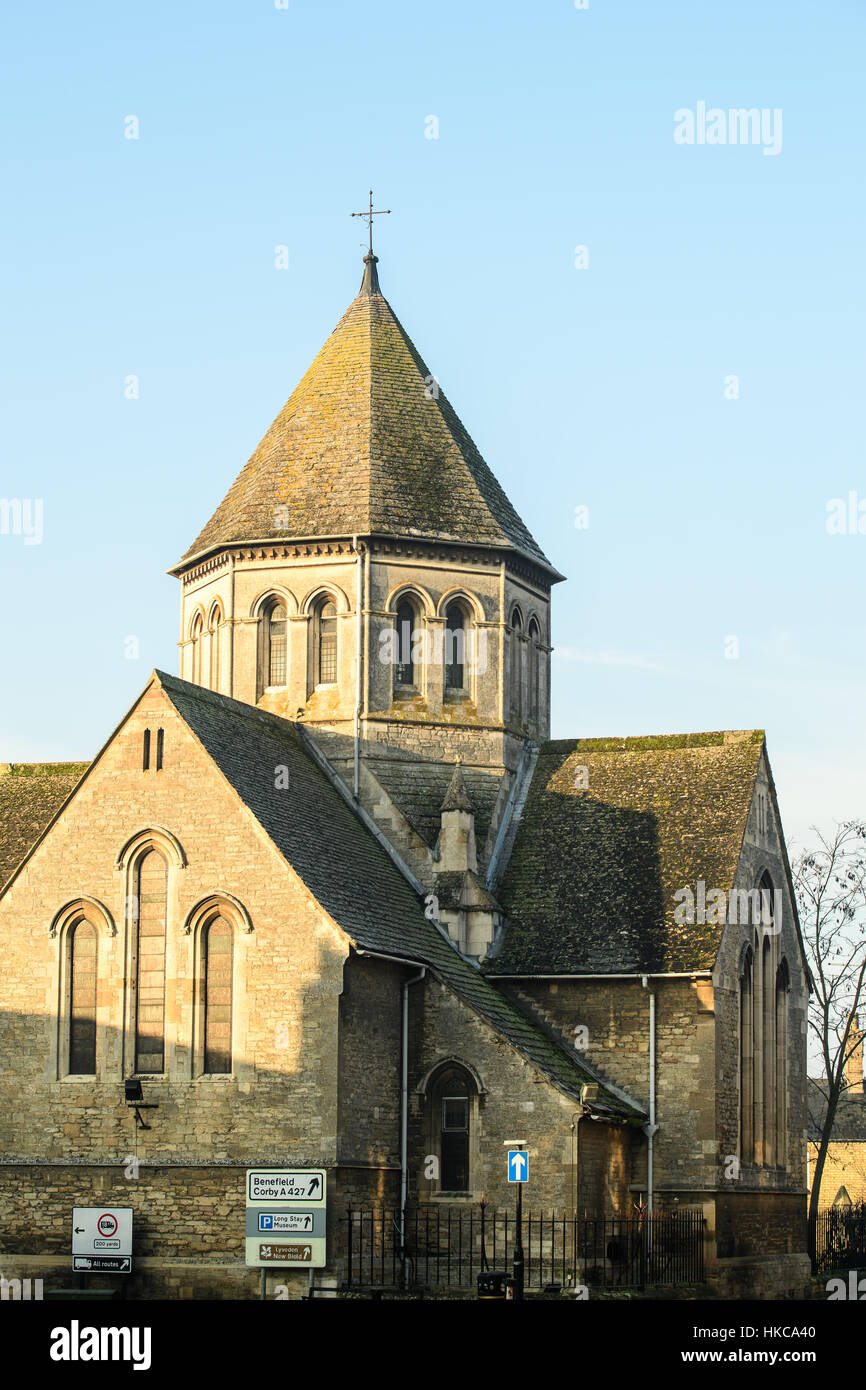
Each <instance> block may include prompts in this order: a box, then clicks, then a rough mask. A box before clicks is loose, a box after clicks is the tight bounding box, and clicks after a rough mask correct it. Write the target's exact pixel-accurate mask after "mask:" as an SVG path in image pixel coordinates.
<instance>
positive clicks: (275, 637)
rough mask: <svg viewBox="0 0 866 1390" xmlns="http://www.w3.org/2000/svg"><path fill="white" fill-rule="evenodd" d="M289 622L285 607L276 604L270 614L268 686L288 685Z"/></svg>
mask: <svg viewBox="0 0 866 1390" xmlns="http://www.w3.org/2000/svg"><path fill="white" fill-rule="evenodd" d="M287 622H288V615H287V614H286V610H285V606H284V605H283V604H282V603H275V604H274V606H273V608H272V609H271V611H270V613H269V614H268V685H285V683H286V624H287Z"/></svg>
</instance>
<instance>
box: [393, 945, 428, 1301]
mask: <svg viewBox="0 0 866 1390" xmlns="http://www.w3.org/2000/svg"><path fill="white" fill-rule="evenodd" d="M426 974H427V967H426V966H425V965H422V967H421V970H420V971H419V973H418V974H417V975H412V976H411V977H410V978H409V979H408V980H404V981H403V1028H402V1040H401V1054H402V1055H401V1057H400V1249H401V1250H402V1251H403V1287H404V1289H408V1287H409V1262H408V1260H407V1259H406V1254H405V1252H406V1198H407V1196H408V1191H409V986H410V985H417V984H418V983H419V981H420V980H423V979H424V976H425V975H426Z"/></svg>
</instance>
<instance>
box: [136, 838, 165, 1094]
mask: <svg viewBox="0 0 866 1390" xmlns="http://www.w3.org/2000/svg"><path fill="white" fill-rule="evenodd" d="M134 883H135V893H134V896H133V898H132V903H131V907H132V916H133V923H134V927H135V938H134V939H135V975H134V977H135V1070H136V1072H139V1073H143V1074H146V1075H155V1074H159V1073H161V1072H162V1071H163V1070H164V1069H165V941H166V930H165V916H166V904H167V884H168V869H167V865H166V862H165V860H164V859H163V857H162V855H161V854H158V853H157V851H156V850H154V849H151V850H147V851H146V852H145V853H144V854H143V855H142V856H141V858H140V859H139V860H138V863H137V865H136V869H135V875H134Z"/></svg>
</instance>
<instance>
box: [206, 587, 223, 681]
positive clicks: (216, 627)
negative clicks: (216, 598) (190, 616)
mask: <svg viewBox="0 0 866 1390" xmlns="http://www.w3.org/2000/svg"><path fill="white" fill-rule="evenodd" d="M222 621H223V615H222V609H221V608H220V606H219V604H218V603H215V604H214V606H213V608H212V609H211V614H210V619H209V621H208V634H209V638H210V641H209V648H210V650H209V652H208V663H209V666H210V670H209V673H208V686H209V688H210V689H211V690H216V691H219V688H220V675H221V666H220V657H221V652H220V647H221V642H220V630H221V628H222Z"/></svg>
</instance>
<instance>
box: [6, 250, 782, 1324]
mask: <svg viewBox="0 0 866 1390" xmlns="http://www.w3.org/2000/svg"><path fill="white" fill-rule="evenodd" d="M171 573H172V574H173V575H175V576H176V577H177V580H178V584H179V588H180V631H181V639H180V659H179V665H180V676H179V677H177V676H174V675H169V674H166V673H164V672H161V671H154V673H153V674H152V676H151V677H150V679H149V680H148V681H147V684H146V685H145V687H144V689H143V690H142V692H141V694H140V696H139V697H138V699H137V700H136V701H135V703H134V704H133V706H132V708H131V709H130V710H129V711H128V712H127V713H126V714H125V715H124V716H123V718H122V719H121V720H120V723H119V724H118V726H117V728H116V729H115V730H114V731H113V732H112V733H111V734H110V735H109V736H108V738H107V741H106V742H105V744H104V746H103V747H102V749H101V750H100V751H99V752H98V753H97V754H96V756H95V757H94V758H93V760H92V762H90V763H89V764H81V765H73V764H63V765H61V764H27V765H10V764H6V765H3V766H0V883H2V884H3V885H4V886H3V887H2V890H0V942H2V960H3V971H2V976H0V1273H2V1274H3V1275H4V1276H5V1277H7V1278H11V1277H14V1276H18V1277H27V1276H30V1277H42V1278H43V1279H44V1281H45V1283H46V1287H52V1286H58V1287H66V1286H68V1285H69V1284H70V1283H71V1282H72V1276H71V1274H70V1231H71V1224H72V1208H73V1207H74V1206H92V1205H94V1204H102V1203H104V1204H106V1205H113V1206H129V1207H132V1208H133V1212H134V1231H135V1237H134V1238H135V1268H134V1271H133V1273H132V1275H131V1276H129V1278H128V1284H127V1287H128V1290H129V1296H131V1297H145V1298H147V1297H166V1296H172V1297H181V1298H201V1297H213V1298H255V1297H257V1296H258V1294H259V1271H258V1270H257V1269H254V1268H250V1269H248V1268H247V1267H246V1266H245V1263H244V1229H245V1228H244V1201H245V1182H244V1170H245V1169H246V1168H249V1167H269V1166H273V1167H283V1168H284V1167H287V1166H292V1165H298V1166H306V1167H319V1168H324V1169H326V1170H327V1174H328V1215H327V1222H328V1264H327V1266H326V1267H325V1268H323V1269H316V1270H314V1271H306V1270H303V1269H300V1270H279V1271H269V1272H268V1280H269V1283H268V1286H267V1287H268V1290H269V1291H272V1290H273V1287H274V1281H275V1279H276V1278H277V1277H279V1278H280V1279H281V1280H282V1281H283V1282H284V1283H285V1285H286V1286H287V1287H288V1288H289V1290H290V1291H291V1293H292V1296H295V1295H297V1296H301V1295H302V1294H303V1293H304V1292H305V1291H306V1290H307V1287H308V1283H309V1282H310V1281H311V1280H312V1281H313V1282H314V1283H315V1285H316V1286H317V1287H332V1288H335V1287H338V1286H339V1285H340V1283H341V1281H342V1280H343V1279H344V1277H345V1262H346V1251H345V1240H346V1233H347V1231H348V1226H347V1220H346V1217H347V1213H348V1212H349V1210H350V1209H352V1210H356V1211H357V1210H364V1209H380V1208H381V1209H383V1210H387V1211H390V1212H393V1213H396V1219H397V1221H399V1220H400V1219H401V1214H403V1213H405V1211H406V1210H407V1209H409V1208H412V1209H413V1210H417V1209H418V1208H419V1207H424V1208H425V1209H427V1210H428V1211H429V1210H434V1209H437V1208H440V1209H441V1208H442V1207H444V1206H446V1205H447V1206H448V1207H449V1208H450V1209H452V1210H453V1209H455V1208H463V1209H469V1208H473V1209H475V1210H477V1209H478V1204H479V1203H480V1201H481V1199H482V1197H483V1198H484V1200H485V1201H486V1202H487V1203H488V1204H489V1205H490V1207H491V1208H493V1207H503V1206H506V1205H507V1206H509V1207H512V1205H513V1195H514V1189H513V1188H509V1187H508V1184H507V1181H506V1165H505V1148H504V1145H505V1144H506V1143H507V1142H508V1141H513V1140H517V1139H519V1140H522V1141H523V1142H524V1143H525V1145H526V1148H527V1153H528V1156H529V1161H530V1180H529V1183H528V1185H527V1187H526V1190H525V1194H524V1202H525V1206H526V1208H527V1210H529V1209H530V1208H534V1209H543V1210H545V1211H548V1212H556V1213H559V1214H564V1215H569V1214H571V1215H572V1216H573V1215H574V1214H578V1215H580V1217H581V1218H583V1217H584V1216H589V1217H594V1216H598V1217H603V1216H608V1215H614V1216H615V1215H620V1216H626V1217H634V1215H635V1213H636V1212H638V1213H646V1212H648V1211H649V1210H650V1209H652V1211H653V1212H655V1213H659V1212H663V1211H665V1210H680V1211H693V1212H696V1213H698V1214H699V1215H700V1217H702V1219H703V1230H704V1254H705V1265H704V1268H705V1277H706V1281H707V1285H708V1286H709V1288H710V1289H711V1290H713V1291H715V1292H718V1293H723V1294H724V1293H728V1294H730V1293H733V1294H745V1295H752V1296H754V1295H758V1296H770V1297H775V1296H783V1295H787V1296H791V1295H799V1293H800V1292H802V1288H803V1286H804V1283H805V1280H806V1278H807V1277H808V1270H809V1265H808V1259H807V1257H806V1254H805V1250H806V1237H805V1200H806V1198H805V1173H806V1156H805V1144H806V1138H805V1136H806V1033H805V1026H806V1005H807V992H808V975H807V970H806V965H805V960H804V954H803V949H802V942H801V939H800V933H799V927H798V922H797V916H796V909H795V905H794V896H793V892H792V888H791V879H790V873H789V868H788V860H787V855H786V851H785V844H784V840H783V836H782V829H781V822H780V819H779V812H778V807H777V802H776V796H775V791H774V786H773V778H772V775H771V771H770V765H769V762H768V758H767V750H766V745H765V741H764V736H763V733H762V732H760V731H754V730H747V731H724V732H714V733H697V734H678V735H660V736H655V737H640V738H604V739H581V738H573V739H568V740H562V739H560V740H554V741H551V740H550V731H549V712H550V683H551V676H550V655H551V611H550V609H551V593H552V590H553V586H554V585H556V584H558V583H559V582H560V581H561V580H562V578H563V576H562V575H561V574H560V573H559V572H558V571H557V570H556V569H555V568H554V566H553V565H552V564H551V562H550V561H549V560H548V558H547V557H546V556H545V554H544V553H543V551H542V550H541V548H540V547H539V545H538V544H537V542H536V541H535V540H534V539H533V537H532V536H531V535H530V533H529V531H528V530H527V528H526V526H525V525H524V524H523V522H522V521H521V519H520V517H519V516H518V514H517V512H516V511H515V509H514V507H513V506H512V504H511V502H510V501H509V499H508V498H507V497H506V496H505V494H504V492H503V490H502V488H501V487H500V485H499V483H498V482H497V481H496V478H495V477H494V475H493V473H492V472H491V470H490V468H489V467H488V465H487V464H486V463H485V461H484V460H483V459H482V457H481V456H480V454H479V453H478V451H477V449H476V447H475V445H474V444H473V442H472V440H471V439H470V437H469V435H468V434H467V432H466V429H465V428H464V426H463V424H462V423H461V421H460V420H459V419H458V417H457V415H456V414H455V411H454V409H453V408H452V406H451V404H450V403H449V401H448V400H447V399H446V397H445V395H444V394H443V392H442V391H441V389H440V387H439V384H438V381H437V380H436V378H435V377H434V375H433V374H432V373H431V372H430V371H429V370H428V367H427V366H426V365H425V363H424V362H423V361H422V359H421V357H420V356H419V354H418V352H417V350H416V348H415V347H414V345H413V343H412V342H411V340H410V339H409V337H408V336H407V334H406V332H405V330H404V329H403V327H402V325H401V324H400V322H399V321H398V319H397V317H396V315H395V314H394V311H393V310H392V308H391V306H390V304H389V303H388V301H387V300H386V299H385V298H384V296H383V294H382V292H381V289H380V286H379V280H378V274H377V259H376V258H375V257H374V256H373V255H372V252H371V253H370V254H369V255H368V256H366V257H365V266H364V275H363V282H362V284H361V288H360V292H359V293H358V295H357V297H356V298H355V299H354V300H353V301H352V303H351V304H350V305H349V307H348V309H347V310H346V312H345V314H344V315H343V317H342V319H341V320H340V322H339V323H338V325H337V327H336V329H335V330H334V332H333V333H332V334H331V336H330V338H328V340H327V342H326V343H325V345H324V347H323V348H322V349H321V351H320V353H319V355H318V356H317V357H316V359H315V361H314V362H313V364H312V366H311V367H310V368H309V370H308V371H307V373H306V375H305V376H304V377H303V379H302V380H301V382H300V384H299V385H298V386H297V388H296V389H295V391H294V392H293V394H292V395H291V396H290V398H289V400H288V401H287V403H286V405H285V406H284V408H283V409H282V411H281V412H280V414H279V415H278V416H277V418H276V420H275V421H274V423H273V424H272V425H271V427H270V429H269V430H268V431H267V433H266V434H265V436H264V438H263V439H262V441H261V443H260V444H259V446H258V448H257V449H256V450H255V452H254V453H253V455H252V457H251V458H250V459H249V462H248V463H247V464H246V466H245V467H244V468H243V470H242V471H241V472H240V474H239V475H238V477H237V478H236V480H235V482H234V483H233V484H232V486H231V487H230V488H229V490H228V492H227V493H226V495H225V498H224V500H223V501H222V502H221V503H220V505H219V506H218V507H217V509H216V511H215V512H214V514H213V515H212V516H211V518H210V519H209V520H208V521H207V523H206V524H205V525H204V527H203V529H202V530H201V531H200V532H199V534H198V535H197V536H196V538H195V540H194V541H193V543H192V545H191V546H190V547H189V550H188V551H187V552H186V554H185V555H184V556H183V558H182V559H181V560H180V561H179V562H178V563H177V565H176V566H175V567H174V569H173V570H172V571H171ZM768 902H769V904H770V908H769V912H767V911H766V910H764V909H766V906H767V903H768ZM761 904H763V907H761ZM738 906H739V909H740V910H739V911H738V910H737V908H738ZM129 1078H133V1079H137V1080H138V1081H139V1082H140V1084H141V1093H142V1098H143V1107H146V1108H141V1109H140V1110H139V1111H138V1113H136V1111H135V1110H134V1109H133V1107H132V1106H131V1105H130V1104H128V1102H127V1099H126V1095H125V1082H126V1081H127V1079H129ZM145 1126H146V1127H145ZM94 1277H95V1278H97V1279H100V1278H101V1279H103V1280H107V1279H108V1278H109V1276H104V1275H100V1276H94Z"/></svg>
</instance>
